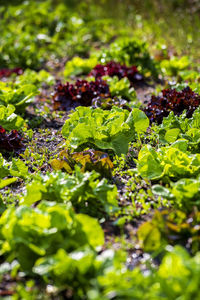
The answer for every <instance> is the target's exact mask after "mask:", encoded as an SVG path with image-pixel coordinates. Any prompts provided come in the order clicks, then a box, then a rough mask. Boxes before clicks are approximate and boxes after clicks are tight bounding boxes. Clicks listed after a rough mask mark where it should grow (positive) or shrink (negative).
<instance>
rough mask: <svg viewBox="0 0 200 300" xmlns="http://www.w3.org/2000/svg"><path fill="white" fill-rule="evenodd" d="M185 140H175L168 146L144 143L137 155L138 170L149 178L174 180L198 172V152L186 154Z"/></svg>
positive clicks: (199, 170)
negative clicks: (159, 146)
mask: <svg viewBox="0 0 200 300" xmlns="http://www.w3.org/2000/svg"><path fill="white" fill-rule="evenodd" d="M186 149H187V142H186V141H181V140H180V141H177V142H175V143H174V144H172V145H171V146H169V147H162V148H160V149H157V150H155V149H153V147H151V146H150V145H145V146H143V147H142V149H141V150H140V152H139V155H138V164H137V168H138V172H139V174H140V175H141V176H142V177H143V178H148V179H150V180H159V179H162V180H163V181H165V180H166V181H168V180H169V178H170V179H172V180H173V181H176V180H178V179H180V178H187V177H195V176H197V175H198V174H199V173H200V154H188V153H187V151H186Z"/></svg>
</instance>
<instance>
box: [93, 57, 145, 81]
mask: <svg viewBox="0 0 200 300" xmlns="http://www.w3.org/2000/svg"><path fill="white" fill-rule="evenodd" d="M89 75H91V76H94V77H95V78H101V77H103V76H110V77H113V76H117V77H118V78H119V79H122V78H124V77H127V78H128V79H129V80H130V81H131V82H132V83H134V82H137V81H141V80H142V79H143V77H142V75H141V74H139V72H138V69H137V67H136V66H131V67H127V66H126V65H123V64H120V63H117V62H115V61H110V62H107V63H106V64H105V65H101V64H98V65H96V66H95V67H94V68H93V69H92V71H91V72H90V74H89Z"/></svg>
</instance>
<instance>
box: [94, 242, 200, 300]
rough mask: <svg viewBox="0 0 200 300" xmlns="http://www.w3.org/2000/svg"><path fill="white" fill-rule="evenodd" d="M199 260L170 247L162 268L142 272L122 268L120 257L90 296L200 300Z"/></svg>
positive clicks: (197, 255)
mask: <svg viewBox="0 0 200 300" xmlns="http://www.w3.org/2000/svg"><path fill="white" fill-rule="evenodd" d="M199 259H200V252H198V253H197V254H196V255H195V256H193V257H191V256H190V255H189V253H188V251H186V250H185V249H184V248H183V247H181V246H175V247H172V246H168V247H166V254H165V256H164V258H163V260H162V262H161V264H160V266H159V267H158V268H149V266H148V270H143V271H141V270H140V268H139V267H135V266H134V269H133V270H129V269H125V268H124V267H122V263H120V257H119V255H118V257H114V259H113V264H112V265H111V266H109V268H108V269H107V270H106V272H104V273H102V274H100V275H99V276H98V277H97V282H98V285H97V284H96V285H95V286H94V288H93V290H91V292H90V293H88V296H89V297H88V298H89V300H98V299H104V300H109V299H112V298H113V297H112V296H113V295H114V299H116V300H120V299H126V300H128V299H135V300H139V299H148V300H155V299H162V298H163V299H174V300H175V299H179V298H180V299H181V298H183V299H184V298H185V299H191V298H192V297H194V299H198V298H199V296H200V292H199V276H200V264H199ZM121 260H122V258H121ZM147 262H148V263H149V261H147ZM97 287H99V288H98V289H97Z"/></svg>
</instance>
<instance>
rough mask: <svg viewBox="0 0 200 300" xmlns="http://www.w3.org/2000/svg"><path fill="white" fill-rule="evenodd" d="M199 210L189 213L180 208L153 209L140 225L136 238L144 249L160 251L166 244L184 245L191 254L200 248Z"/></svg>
mask: <svg viewBox="0 0 200 300" xmlns="http://www.w3.org/2000/svg"><path fill="white" fill-rule="evenodd" d="M199 221H200V211H194V212H192V213H190V214H189V215H186V213H185V212H183V211H180V210H163V211H155V213H154V215H153V218H152V219H151V220H150V221H147V222H145V223H143V224H142V225H140V227H139V229H138V238H139V241H140V244H141V246H142V248H143V249H144V251H147V252H152V251H159V252H162V251H163V250H164V248H165V246H166V245H168V244H169V245H177V244H180V245H184V246H185V247H186V248H187V249H188V250H190V251H191V252H192V253H193V254H194V253H195V252H197V251H199V249H200V232H199V227H198V224H199Z"/></svg>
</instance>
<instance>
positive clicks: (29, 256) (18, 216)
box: [0, 201, 104, 273]
mask: <svg viewBox="0 0 200 300" xmlns="http://www.w3.org/2000/svg"><path fill="white" fill-rule="evenodd" d="M103 243H104V235H103V231H102V229H101V227H100V225H99V224H98V222H97V220H95V219H93V218H91V217H89V216H87V215H82V214H75V213H74V211H73V209H72V208H71V206H70V204H69V203H68V204H58V203H55V202H45V201H43V202H41V203H40V204H39V205H38V206H37V207H36V208H34V209H33V208H31V207H28V206H25V205H23V206H20V207H18V208H15V207H10V208H8V209H7V210H6V211H5V212H4V213H3V215H2V216H1V218H0V244H1V250H0V255H1V256H3V257H4V258H5V257H7V258H9V257H10V258H11V257H12V259H17V260H18V262H19V264H20V267H21V269H22V270H24V271H26V272H33V271H34V269H33V267H34V265H35V264H36V265H38V263H37V261H38V259H39V258H42V257H46V258H48V257H51V255H55V254H56V253H57V251H60V253H61V252H62V253H63V252H64V251H66V255H67V253H69V254H70V253H71V256H72V257H73V252H74V251H77V255H78V253H79V252H78V251H79V250H80V254H81V251H82V250H83V248H84V247H87V248H88V249H89V251H88V252H89V253H90V251H91V254H92V255H95V253H96V248H97V247H101V246H102V245H103ZM58 253H59V252H58ZM84 255H86V257H87V253H86V254H85V253H84V252H83V256H84ZM86 257H85V258H86ZM74 258H75V254H74ZM86 261H87V259H86ZM50 262H51V261H50ZM66 263H67V261H66ZM86 264H87V262H86ZM72 265H73V264H72ZM71 271H72V270H71ZM41 272H42V266H41V267H40V270H39V267H37V273H41ZM43 272H44V266H43ZM72 273H73V272H72Z"/></svg>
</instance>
